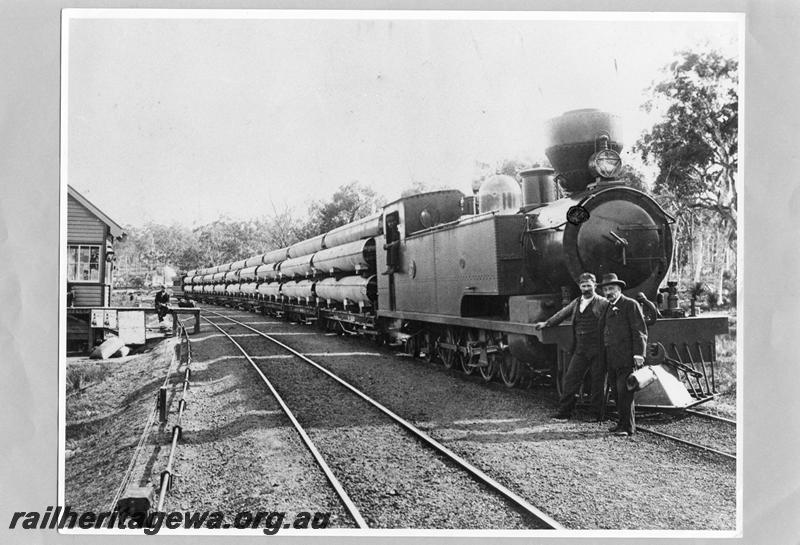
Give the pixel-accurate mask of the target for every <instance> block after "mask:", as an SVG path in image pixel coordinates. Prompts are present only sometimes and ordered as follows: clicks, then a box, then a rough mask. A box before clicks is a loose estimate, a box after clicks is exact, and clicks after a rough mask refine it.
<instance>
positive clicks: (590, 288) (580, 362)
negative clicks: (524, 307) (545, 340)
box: [535, 272, 608, 420]
mask: <svg viewBox="0 0 800 545" xmlns="http://www.w3.org/2000/svg"><path fill="white" fill-rule="evenodd" d="M596 286H597V281H596V280H595V276H594V275H593V274H592V273H588V272H586V273H583V274H581V275H580V276H579V277H578V287H579V288H580V290H581V295H580V296H579V297H577V298H576V299H573V300H572V301H571V302H570V303H569V304H568V305H567V306H565V307H564V308H562V309H561V310H559V311H558V312H557V313H555V314H554V315H553V316H551V317H550V318H548V319H547V321H545V322H539V323H537V324H536V326H535V327H536V329H542V328H544V327H552V326H555V325H558V324H560V323H561V322H563V321H564V320H565V319H567V318H571V319H572V357H571V358H570V360H569V365H568V366H567V371H566V373H565V374H564V378H563V381H562V390H561V397H560V398H559V400H558V412H557V413H556V415H555V416H554V418H557V419H559V420H567V419H569V418H570V417H571V416H572V410H573V409H574V408H575V394H577V393H578V392H579V391H580V388H581V384H582V383H583V377H584V376H585V375H586V371H590V372H591V377H592V397H591V400H590V406H591V411H592V413H593V414H592V416H593V417H594V418H596V419H598V420H599V419H600V415H601V414H602V407H603V393H604V392H603V390H604V384H603V382H604V379H605V373H606V370H605V366H604V364H603V330H602V329H601V327H600V320H601V318H602V317H603V315H604V314H605V312H606V307H607V306H608V300H607V299H605V298H603V297H601V296H600V295H598V294H597V292H596V291H595V287H596Z"/></svg>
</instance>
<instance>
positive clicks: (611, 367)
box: [600, 273, 647, 435]
mask: <svg viewBox="0 0 800 545" xmlns="http://www.w3.org/2000/svg"><path fill="white" fill-rule="evenodd" d="M625 286H626V285H625V282H623V281H622V280H620V279H619V278H617V275H616V274H613V273H611V274H606V275H604V276H603V281H602V282H601V283H600V287H601V288H602V289H603V294H604V295H605V296H606V298H608V303H609V304H608V306H607V307H606V312H605V315H604V316H603V320H602V324H603V344H604V345H605V353H606V365H607V366H608V380H609V382H611V383H612V384H615V385H616V390H617V412H619V423H618V424H617V425H616V426H615V427H613V428H611V430H610V431H612V432H614V433H615V434H616V435H633V434H634V433H635V432H636V419H635V414H634V402H633V395H634V392H632V391H631V390H628V387H627V384H626V380H627V378H628V375H630V374H631V373H632V372H633V371H634V369H636V368H639V367H641V366H642V365H643V364H644V354H645V349H646V348H647V326H646V325H645V322H644V315H643V314H642V308H641V307H640V306H639V303H637V302H636V301H635V300H634V299H631V298H630V297H626V296H624V295H622V288H624V287H625Z"/></svg>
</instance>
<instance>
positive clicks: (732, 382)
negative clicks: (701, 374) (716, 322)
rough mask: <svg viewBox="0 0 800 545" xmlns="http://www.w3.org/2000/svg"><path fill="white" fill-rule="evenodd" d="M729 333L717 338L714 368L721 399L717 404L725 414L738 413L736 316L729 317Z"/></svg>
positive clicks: (717, 400) (716, 401)
mask: <svg viewBox="0 0 800 545" xmlns="http://www.w3.org/2000/svg"><path fill="white" fill-rule="evenodd" d="M728 325H729V332H728V333H727V334H726V335H720V336H719V337H717V365H716V367H715V368H714V375H715V377H714V378H715V381H716V385H717V392H718V394H719V397H718V398H717V399H716V400H715V404H716V405H719V406H720V407H719V408H720V409H724V410H725V412H733V413H735V411H736V390H737V388H736V316H735V315H732V316H728Z"/></svg>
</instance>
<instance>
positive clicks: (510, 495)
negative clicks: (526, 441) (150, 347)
mask: <svg viewBox="0 0 800 545" xmlns="http://www.w3.org/2000/svg"><path fill="white" fill-rule="evenodd" d="M207 312H208V313H209V314H212V315H215V316H218V317H220V318H223V319H225V320H228V321H230V322H233V323H235V324H237V325H239V326H241V327H244V328H246V329H248V330H250V331H252V332H253V333H256V334H257V335H260V336H262V337H264V338H265V339H267V340H269V341H270V342H272V343H273V344H276V345H278V346H280V347H281V348H283V349H284V350H286V351H287V352H290V353H291V354H293V355H295V356H297V357H298V358H300V359H302V360H303V361H305V362H306V363H308V364H309V365H311V366H313V367H315V368H316V369H318V370H319V371H321V372H322V373H324V374H325V375H327V376H328V377H330V378H332V379H333V380H335V381H336V382H338V383H339V384H341V385H342V386H344V387H345V388H347V389H348V390H350V391H351V392H353V393H354V394H356V395H357V396H358V397H360V398H361V399H363V400H364V401H366V402H367V403H369V404H370V405H372V406H373V407H375V408H376V409H378V410H379V411H381V412H382V413H384V414H385V415H387V416H388V417H389V418H390V419H392V420H393V421H394V422H396V423H397V424H400V425H401V426H402V427H403V428H405V429H406V430H407V431H408V432H410V433H411V434H412V435H413V436H415V437H416V438H417V439H419V440H420V441H422V442H423V443H424V444H427V445H428V446H429V447H431V448H432V449H433V450H435V451H436V452H438V453H439V454H441V455H443V456H445V457H446V458H447V459H449V460H451V461H452V462H454V463H455V464H456V465H458V466H459V467H460V468H461V469H463V470H465V471H466V472H467V473H469V474H470V475H472V476H473V478H475V479H476V480H477V481H479V482H481V483H482V484H484V485H485V486H487V487H488V488H490V489H491V490H494V491H495V492H497V493H499V494H500V495H502V496H503V497H505V498H506V499H507V500H508V501H510V502H511V503H512V504H513V505H515V506H516V507H517V508H518V509H520V510H522V511H524V512H525V513H527V514H528V515H531V516H532V517H533V518H535V519H537V520H538V521H540V522H541V523H542V524H544V525H546V526H547V527H548V528H551V529H563V527H562V526H561V524H560V523H558V522H557V521H556V520H554V519H553V518H551V517H550V516H549V515H547V514H545V513H544V512H542V511H541V510H539V509H538V508H537V507H535V506H533V505H531V504H530V503H529V502H528V501H527V500H525V499H524V498H522V497H521V496H519V495H518V494H516V493H515V492H513V491H511V490H509V489H508V488H506V487H505V486H504V485H502V484H500V483H499V482H497V481H495V480H494V479H493V478H491V477H490V476H488V475H487V474H486V473H484V472H483V471H481V470H480V469H478V468H477V467H475V466H473V465H472V464H471V463H469V462H468V461H466V460H465V459H464V458H462V457H461V456H459V455H458V454H456V453H455V452H453V451H452V450H450V449H449V448H447V447H446V446H444V445H443V444H441V443H439V442H438V441H436V440H435V439H433V438H432V437H430V436H429V435H427V434H426V433H424V432H423V431H422V430H420V429H419V428H417V427H416V426H414V425H413V424H411V423H410V422H408V421H407V420H405V419H404V418H402V417H400V416H399V415H397V414H396V413H394V412H393V411H391V410H390V409H388V408H387V407H385V406H384V405H382V404H381V403H379V402H377V401H376V400H374V399H372V398H371V397H370V396H368V395H367V394H365V393H363V392H362V391H361V390H359V389H358V388H356V387H355V386H353V385H351V384H350V383H349V382H347V381H345V380H344V379H342V378H340V377H339V376H337V375H336V374H334V373H332V372H331V371H329V370H328V369H326V368H325V367H323V366H321V365H320V364H318V363H316V362H315V361H313V360H311V359H310V358H308V357H307V356H305V355H303V354H301V353H300V352H298V351H296V350H294V349H293V348H291V347H290V346H288V345H286V344H284V343H282V342H280V341H279V340H277V339H275V338H274V337H272V336H270V335H268V334H266V333H264V332H263V331H259V330H258V329H255V328H253V327H250V326H249V325H247V324H245V323H242V322H240V321H238V320H234V319H233V318H230V317H228V316H226V315H224V314H220V313H219V312H215V311H212V310H207ZM204 319H205V320H206V321H208V322H209V323H211V324H212V325H214V326H215V327H217V329H219V330H220V331H222V328H220V327H219V326H217V325H216V324H215V323H214V322H211V321H210V320H208V318H204ZM231 340H232V341H233V339H231ZM233 342H235V341H233ZM240 350H242V349H241V348H240ZM242 353H244V350H242ZM248 359H250V358H248ZM251 363H252V360H251ZM253 365H254V366H255V363H253ZM259 374H261V375H262V378H264V380H265V381H266V377H263V373H261V371H260V370H259ZM270 388H271V386H270ZM271 389H272V388H271ZM276 394H277V393H276Z"/></svg>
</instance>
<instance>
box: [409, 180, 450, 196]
mask: <svg viewBox="0 0 800 545" xmlns="http://www.w3.org/2000/svg"><path fill="white" fill-rule="evenodd" d="M442 189H452V187H450V186H447V185H445V184H432V183H428V182H422V181H420V180H414V181H413V182H411V185H409V186H407V187H406V188H404V189H403V190H402V191H400V197H401V198H403V197H410V196H411V195H419V194H420V193H428V192H429V191H440V190H442Z"/></svg>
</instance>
